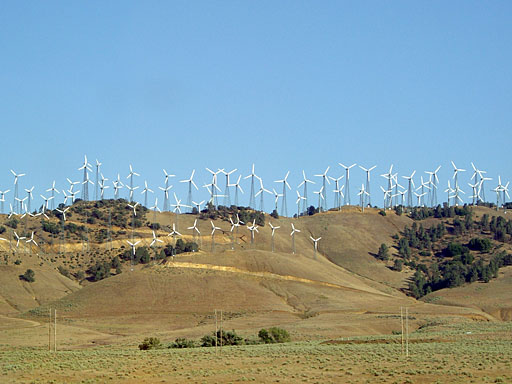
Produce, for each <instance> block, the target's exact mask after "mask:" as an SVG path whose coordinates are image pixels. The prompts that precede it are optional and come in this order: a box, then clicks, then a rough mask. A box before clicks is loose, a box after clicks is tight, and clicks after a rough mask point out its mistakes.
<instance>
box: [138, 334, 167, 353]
mask: <svg viewBox="0 0 512 384" xmlns="http://www.w3.org/2000/svg"><path fill="white" fill-rule="evenodd" d="M161 347H162V343H161V342H160V339H158V338H156V337H146V338H145V339H144V341H143V342H142V343H141V344H139V349H140V350H141V351H147V350H150V349H159V348H161Z"/></svg>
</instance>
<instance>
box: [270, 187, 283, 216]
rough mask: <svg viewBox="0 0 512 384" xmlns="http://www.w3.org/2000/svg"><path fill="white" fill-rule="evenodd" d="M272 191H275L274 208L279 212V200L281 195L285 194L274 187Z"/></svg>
mask: <svg viewBox="0 0 512 384" xmlns="http://www.w3.org/2000/svg"><path fill="white" fill-rule="evenodd" d="M272 192H274V210H275V211H276V212H277V202H278V201H279V198H280V197H283V195H281V194H279V193H277V191H276V190H275V189H274V188H272Z"/></svg>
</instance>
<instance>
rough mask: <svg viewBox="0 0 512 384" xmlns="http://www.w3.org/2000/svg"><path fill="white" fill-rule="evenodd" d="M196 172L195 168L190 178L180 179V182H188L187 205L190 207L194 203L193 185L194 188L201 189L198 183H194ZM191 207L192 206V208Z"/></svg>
mask: <svg viewBox="0 0 512 384" xmlns="http://www.w3.org/2000/svg"><path fill="white" fill-rule="evenodd" d="M195 173H196V170H195V169H193V170H192V174H191V175H190V177H189V178H188V179H185V180H180V183H188V196H187V205H188V206H189V207H192V204H193V198H192V185H193V186H194V188H195V189H196V190H199V188H197V185H196V183H194V174H195ZM190 209H191V208H190Z"/></svg>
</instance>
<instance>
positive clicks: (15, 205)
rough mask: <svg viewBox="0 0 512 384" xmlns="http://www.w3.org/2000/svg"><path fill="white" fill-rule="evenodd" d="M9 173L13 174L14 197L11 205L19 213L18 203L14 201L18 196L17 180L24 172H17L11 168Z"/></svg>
mask: <svg viewBox="0 0 512 384" xmlns="http://www.w3.org/2000/svg"><path fill="white" fill-rule="evenodd" d="M11 173H12V174H13V175H14V197H13V202H12V204H13V206H14V210H15V211H16V212H17V213H20V212H21V209H20V208H19V205H18V204H17V203H16V199H17V198H18V197H19V196H18V181H19V179H20V177H23V176H25V173H19V174H17V173H16V172H14V171H13V170H12V169H11Z"/></svg>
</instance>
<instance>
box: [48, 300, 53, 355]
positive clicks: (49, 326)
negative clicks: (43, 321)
mask: <svg viewBox="0 0 512 384" xmlns="http://www.w3.org/2000/svg"><path fill="white" fill-rule="evenodd" d="M48 350H49V351H50V352H51V351H52V309H51V308H50V320H49V321H48Z"/></svg>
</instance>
